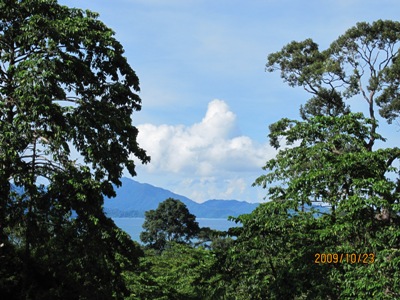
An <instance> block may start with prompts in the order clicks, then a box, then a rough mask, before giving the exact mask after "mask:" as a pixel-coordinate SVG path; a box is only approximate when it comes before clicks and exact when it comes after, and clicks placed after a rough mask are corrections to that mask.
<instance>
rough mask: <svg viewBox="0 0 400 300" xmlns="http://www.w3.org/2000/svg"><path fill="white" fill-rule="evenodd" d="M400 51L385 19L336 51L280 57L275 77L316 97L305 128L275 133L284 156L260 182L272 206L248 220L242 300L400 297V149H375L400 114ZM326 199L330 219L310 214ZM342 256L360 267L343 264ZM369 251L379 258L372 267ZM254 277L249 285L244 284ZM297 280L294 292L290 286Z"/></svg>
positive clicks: (297, 45) (235, 256)
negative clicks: (355, 105)
mask: <svg viewBox="0 0 400 300" xmlns="http://www.w3.org/2000/svg"><path fill="white" fill-rule="evenodd" d="M399 46H400V23H399V22H392V21H381V20H379V21H376V22H374V23H372V24H368V23H358V24H357V25H356V26H355V27H353V28H350V29H349V30H348V31H347V32H346V33H345V34H344V35H342V36H340V37H339V38H338V39H337V40H335V41H334V42H333V43H332V44H331V46H330V47H329V48H328V49H326V50H324V51H320V50H319V47H318V45H317V44H316V43H315V42H314V41H312V40H311V39H308V40H305V41H303V42H292V43H290V44H288V45H287V46H285V47H284V48H283V49H282V50H281V51H279V52H276V53H273V54H271V55H269V57H268V63H267V70H269V71H276V70H278V71H280V72H281V76H282V78H283V79H284V81H286V82H287V83H288V84H289V85H290V86H292V87H295V86H301V87H303V88H304V89H305V90H306V91H307V92H309V93H310V94H311V97H310V99H309V101H308V102H307V103H306V104H305V105H304V106H301V108H300V115H301V118H302V120H289V119H287V118H284V119H282V120H280V121H278V122H276V123H274V124H272V125H270V134H269V137H270V142H271V145H272V146H274V147H276V148H277V149H279V153H278V154H277V156H276V157H275V158H273V159H271V160H269V161H268V162H267V163H266V165H265V166H264V170H266V171H267V173H266V174H265V175H262V176H260V177H259V178H257V180H256V182H255V185H261V186H263V187H264V188H267V189H268V197H269V199H270V200H272V201H271V202H269V203H266V204H263V205H262V206H261V207H260V208H259V209H257V210H256V211H254V212H253V213H252V214H250V215H249V216H241V217H239V218H238V219H237V221H240V222H242V223H243V228H242V229H241V232H240V233H239V235H238V238H237V240H236V241H235V245H234V247H233V248H232V251H231V253H230V255H229V256H228V258H227V261H228V263H230V268H231V271H232V273H233V274H237V275H235V276H234V277H235V278H237V280H233V281H232V283H233V285H232V287H231V288H232V289H233V293H234V294H235V293H236V294H238V293H242V294H243V295H246V294H251V295H254V297H253V298H254V299H263V298H272V299H283V298H285V299H343V298H352V299H372V298H374V299H393V298H398V297H399V296H400V295H399V294H398V290H399V285H398V282H399V278H400V273H399V272H398V270H399V266H400V244H399V240H400V239H399V237H400V236H399V232H400V230H399V226H400V217H399V215H400V202H399V201H400V178H399V169H398V168H397V167H396V163H397V162H398V161H399V158H400V149H399V148H397V147H393V148H381V149H375V148H376V142H377V141H381V142H384V141H386V140H385V139H384V137H382V136H381V135H380V134H379V132H378V125H379V120H380V117H379V115H377V113H376V110H377V108H380V114H381V117H383V118H385V119H387V121H388V122H391V121H392V120H394V118H396V117H397V116H398V114H399V110H398V102H399V100H398V82H397V81H398V72H397V70H398V56H399ZM357 99H360V100H361V101H364V103H365V104H366V106H365V110H364V111H365V112H366V114H367V115H366V116H364V114H363V113H362V112H354V111H353V112H352V111H351V109H350V107H349V106H348V103H349V101H350V100H351V101H356V100H357ZM316 202H320V203H323V204H324V205H329V208H330V211H328V212H326V211H324V212H322V213H318V212H315V211H312V210H311V211H310V206H311V205H312V204H315V203H316ZM241 253H249V254H251V255H248V256H247V257H243V255H242V254H241ZM318 253H319V254H324V255H327V254H331V256H330V257H331V261H330V263H327V262H326V260H325V264H323V263H321V262H320V263H319V265H318V264H316V263H315V262H316V256H315V255H317V254H318ZM335 253H337V254H339V255H340V254H341V253H344V254H345V255H346V253H347V254H354V255H356V257H357V260H356V261H353V262H352V261H348V260H347V259H345V260H341V261H338V260H336V262H333V261H332V259H333V257H332V255H333V254H335ZM365 254H367V255H371V256H372V257H373V259H367V261H366V263H363V262H364V258H365ZM345 257H346V256H345ZM359 257H362V258H363V261H362V262H360V260H359V259H358V258H359ZM368 257H370V256H368ZM249 258H250V259H249ZM346 258H348V257H346ZM325 259H326V256H325ZM316 266H317V267H316ZM249 269H250V270H251V274H250V275H245V274H244V272H246V271H248V270H249ZM378 270H379V271H378ZM246 274H247V273H246ZM310 274H314V275H315V274H319V275H318V276H311V275H310ZM246 276H247V277H246ZM243 277H245V278H247V281H248V284H245V285H243V284H241V283H242V281H240V278H243ZM289 281H290V282H292V283H293V284H291V285H287V288H286V289H281V287H282V285H283V284H284V283H285V282H289ZM235 283H236V284H235ZM299 283H300V284H299ZM260 286H262V287H263V288H262V289H261V290H260V289H258V288H257V287H260ZM313 287H316V288H313ZM322 287H325V288H322ZM244 297H245V296H243V298H244Z"/></svg>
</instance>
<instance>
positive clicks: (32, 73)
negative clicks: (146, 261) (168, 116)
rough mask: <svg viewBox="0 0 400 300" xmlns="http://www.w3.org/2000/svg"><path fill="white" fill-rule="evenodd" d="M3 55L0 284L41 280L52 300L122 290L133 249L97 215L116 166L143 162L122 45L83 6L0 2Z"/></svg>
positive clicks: (16, 286)
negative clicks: (121, 276) (72, 293)
mask: <svg viewBox="0 0 400 300" xmlns="http://www.w3.org/2000/svg"><path fill="white" fill-rule="evenodd" d="M0 61H1V64H0V131H1V132H2V135H1V137H0V226H1V227H0V240H1V241H0V244H1V245H2V247H1V250H0V251H1V255H0V256H1V262H2V263H1V267H0V272H1V274H2V276H1V280H0V281H1V284H0V286H1V288H4V289H6V288H7V289H8V290H9V292H10V293H11V292H15V293H17V294H18V293H20V295H21V297H23V298H24V299H25V297H34V296H33V295H34V294H35V293H36V295H40V293H38V290H39V289H40V286H39V287H38V286H37V285H40V284H41V283H39V281H38V280H37V278H39V277H40V276H42V277H43V276H44V277H46V278H47V279H46V281H47V283H48V284H49V285H51V287H46V288H44V290H45V291H46V292H45V293H47V297H49V298H52V297H54V299H55V298H57V293H60V290H64V291H65V290H68V289H71V286H73V285H75V288H77V289H79V287H81V288H82V286H83V285H84V286H86V287H85V288H86V289H87V290H90V291H91V293H92V296H93V295H94V294H95V293H96V291H98V292H99V295H100V294H103V296H104V297H107V296H106V295H110V297H111V295H112V294H118V293H120V292H121V291H122V289H123V288H121V283H122V281H120V282H119V283H117V282H116V280H117V279H116V278H115V279H112V275H111V274H118V272H117V271H116V270H115V267H117V265H118V264H119V263H121V261H120V262H117V260H121V259H122V257H129V261H131V262H132V264H134V263H135V261H137V255H138V254H139V253H140V251H139V250H138V247H137V246H136V245H135V244H134V243H133V242H132V241H131V240H129V239H128V238H127V237H126V235H124V234H123V233H122V232H121V231H120V230H119V229H118V228H117V227H116V226H115V224H114V223H113V222H112V220H111V219H108V218H107V217H105V216H104V213H103V210H102V204H103V195H106V196H113V195H114V194H115V193H114V191H113V188H112V184H115V185H117V186H118V185H119V184H120V183H121V182H120V177H121V175H122V172H123V170H124V168H126V169H127V170H128V171H129V173H130V174H131V175H135V163H134V160H133V157H135V158H136V159H138V160H139V161H140V162H142V163H146V162H148V161H149V159H150V158H149V157H148V156H147V155H146V152H145V151H144V150H143V149H141V148H140V147H139V145H138V143H137V134H138V130H137V129H136V128H135V127H134V126H133V125H132V113H133V112H134V111H138V110H140V108H141V100H140V98H139V96H138V95H137V92H138V91H139V80H138V77H137V76H136V74H135V72H134V70H133V69H132V68H131V67H130V65H129V64H128V62H127V59H126V58H125V57H124V50H123V47H122V45H121V44H120V43H119V42H118V41H117V40H116V39H115V38H114V32H113V31H112V30H111V29H110V28H108V27H107V26H106V25H104V24H103V23H102V22H101V21H99V20H98V14H96V13H94V12H91V11H89V10H86V11H83V10H80V9H76V8H68V7H66V6H62V5H59V4H58V3H57V1H55V0H34V1H17V0H14V1H0ZM72 153H74V155H72ZM77 154H78V156H80V157H81V159H78V160H76V157H77ZM81 160H82V162H81ZM85 240H86V241H87V242H88V245H89V244H90V245H91V246H90V247H83V248H82V245H83V244H82V243H80V242H78V241H82V242H83V241H85ZM89 241H90V242H89ZM104 245H108V246H107V247H105V246H104ZM103 246H104V247H103ZM110 248H113V249H114V251H115V253H113V252H112V251H111V252H110V251H109V250H107V249H110ZM50 249H51V250H50ZM99 249H101V250H100V251H99ZM47 253H51V255H50V254H47ZM116 253H120V258H118V259H117V256H115V255H116ZM96 257H98V258H99V260H98V261H97V262H99V264H98V265H97V267H96V268H93V269H92V267H93V263H94V262H95V261H96ZM100 257H102V259H100ZM63 258H65V260H63ZM68 258H70V259H71V261H68ZM101 261H102V262H103V263H100V262H101ZM5 262H7V263H5ZM129 264H131V263H129ZM67 266H69V267H68V268H70V269H68V268H67ZM63 268H65V269H64V270H63ZM89 269H92V271H93V272H97V276H94V275H93V274H89V272H88V270H89ZM69 271H70V274H69V275H68V276H67V277H68V278H64V279H62V276H65V274H68V272H69ZM52 274H53V275H52ZM84 274H86V275H84ZM39 275H40V276H39ZM85 276H86V277H85ZM96 280H97V282H96ZM59 281H62V282H63V284H65V285H68V286H64V285H60V284H59V283H58V282H59ZM42 282H44V281H42ZM68 282H69V283H68ZM102 282H104V283H102ZM106 282H107V284H106ZM122 286H123V284H122ZM99 289H100V290H99ZM71 290H73V289H71ZM81 292H82V290H81ZM107 293H108V294H107ZM14 296H15V297H16V294H15V295H14ZM36 297H40V296H36ZM43 297H46V296H43ZM88 298H90V297H89V296H88ZM41 299H42V298H41ZM82 299H86V298H85V296H84V294H83V295H82Z"/></svg>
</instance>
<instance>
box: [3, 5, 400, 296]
mask: <svg viewBox="0 0 400 300" xmlns="http://www.w3.org/2000/svg"><path fill="white" fill-rule="evenodd" d="M0 16H1V18H0V46H1V47H0V60H1V64H0V97H1V99H0V131H1V133H2V135H1V137H0V295H1V297H2V298H4V299H238V300H239V299H246V300H247V299H400V292H399V291H400V203H399V198H400V178H399V169H398V167H396V165H395V164H396V163H398V162H399V158H400V149H399V148H397V147H393V148H377V147H376V143H377V141H380V142H381V143H382V144H383V143H384V142H385V141H386V140H385V138H384V137H383V136H381V135H380V134H379V131H378V128H379V127H378V115H377V113H376V111H377V110H378V109H379V113H380V116H381V117H382V118H383V119H386V120H387V121H388V122H389V123H391V122H392V121H393V120H395V119H396V118H397V117H398V116H399V114H400V100H399V85H400V81H399V70H400V59H398V58H399V50H398V49H399V45H400V23H399V22H392V21H377V22H374V23H372V24H368V23H358V24H357V25H356V26H355V27H353V28H351V29H349V30H348V31H347V32H346V33H345V34H344V35H342V36H341V37H339V38H338V39H337V40H336V41H334V42H333V43H332V44H331V46H330V47H329V48H328V49H326V50H323V51H320V50H319V48H318V45H317V44H316V43H315V42H314V41H312V40H310V39H309V40H305V41H303V42H292V43H290V44H288V45H287V46H285V47H284V48H283V49H282V50H281V51H279V52H276V53H273V54H271V55H269V57H268V62H267V69H268V70H269V71H276V70H278V71H280V72H281V76H282V78H283V80H284V81H285V82H287V83H288V84H289V85H290V86H292V87H296V86H299V87H303V88H304V89H305V90H306V91H308V92H309V93H310V95H311V97H310V100H309V101H308V102H307V103H305V104H304V105H302V106H301V107H300V117H301V119H299V120H290V119H287V118H284V119H281V120H279V121H278V122H276V123H274V124H272V125H270V133H269V138H270V143H271V145H272V146H274V147H275V148H276V149H278V150H279V152H278V154H277V155H276V157H275V158H273V159H271V160H269V161H267V162H266V164H265V166H264V170H265V171H266V173H265V174H264V175H262V176H260V177H259V178H257V179H256V181H255V183H254V184H255V185H260V186H262V187H264V188H266V190H267V198H268V199H269V200H270V201H269V202H267V203H264V204H261V205H260V206H259V207H258V208H256V209H255V210H254V211H253V212H252V213H250V214H245V215H241V216H239V217H237V218H232V219H233V220H235V221H236V222H240V223H241V224H242V225H243V226H242V227H237V228H231V229H230V230H229V231H228V232H217V231H213V230H211V229H209V228H199V226H198V223H197V222H196V221H195V216H194V215H192V214H191V213H190V212H189V211H188V209H187V207H186V206H185V205H184V204H183V203H182V202H180V201H178V200H175V199H167V200H166V201H164V202H162V203H161V204H160V206H159V207H158V208H157V209H156V210H151V211H148V212H147V213H146V222H145V224H144V226H143V227H144V231H143V233H142V235H141V239H142V241H143V242H144V243H145V244H146V245H144V246H139V245H138V244H137V243H135V242H133V241H131V240H130V238H129V237H128V235H127V234H125V233H124V232H123V231H121V230H120V229H119V228H117V227H116V226H115V224H114V222H113V221H112V220H111V219H110V218H107V217H106V216H105V214H104V211H103V207H102V205H103V197H104V196H113V195H114V190H113V188H112V184H115V185H117V186H118V185H119V184H120V183H121V182H120V178H121V175H122V171H123V169H124V168H126V169H127V170H128V171H129V172H130V173H131V175H135V164H134V162H133V160H132V159H130V155H131V154H133V155H134V156H135V157H136V158H137V159H139V161H141V162H142V163H146V162H148V161H149V159H150V158H149V157H148V156H147V155H146V152H145V151H144V150H143V149H141V148H140V147H139V145H138V144H137V141H136V137H137V133H138V132H137V129H136V128H135V127H134V126H132V119H131V116H132V113H133V112H134V111H136V110H139V109H140V107H141V102H140V98H139V97H138V96H137V94H136V92H138V91H139V85H138V78H137V76H136V75H135V72H134V71H133V70H132V68H131V67H130V66H129V64H128V62H127V60H126V59H125V57H124V56H123V48H122V46H121V45H120V43H119V42H118V41H116V40H115V39H114V36H113V32H112V31H111V30H110V29H109V28H107V27H106V26H105V25H104V24H103V23H101V22H100V21H99V20H97V14H95V13H93V12H90V11H82V10H79V9H70V8H67V7H65V6H60V5H58V4H57V2H56V1H53V0H40V1H39V0H35V1H0ZM357 98H359V99H361V100H362V101H364V103H365V111H366V112H367V114H366V115H364V114H363V113H362V112H356V111H351V109H350V107H349V105H348V103H349V100H352V101H353V100H356V99H357ZM71 149H73V150H74V151H77V152H78V153H79V154H80V155H81V157H82V158H83V161H84V163H83V164H79V163H78V162H77V161H74V160H73V159H72V157H71V152H72V151H71ZM110 153H112V155H110ZM316 203H318V204H323V205H326V206H327V207H329V210H328V209H325V210H323V211H318V210H317V208H316V206H315V204H316ZM193 238H195V239H196V242H193Z"/></svg>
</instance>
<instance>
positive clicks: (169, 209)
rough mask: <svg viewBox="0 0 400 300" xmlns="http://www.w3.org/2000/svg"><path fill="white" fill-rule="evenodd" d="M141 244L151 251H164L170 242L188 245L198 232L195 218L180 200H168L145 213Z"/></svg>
mask: <svg viewBox="0 0 400 300" xmlns="http://www.w3.org/2000/svg"><path fill="white" fill-rule="evenodd" d="M143 229H144V231H143V232H142V233H141V234H140V239H141V240H142V242H144V243H145V244H147V245H148V247H150V248H152V249H157V250H159V251H162V250H164V248H165V247H166V246H167V244H168V243H170V242H176V243H186V244H189V243H190V242H191V239H192V238H194V237H196V236H197V235H198V234H199V232H200V227H199V224H198V223H197V222H196V216H194V215H193V214H191V213H190V212H189V210H188V209H187V207H186V205H185V204H184V203H183V202H181V201H180V200H177V199H173V198H168V199H166V200H164V201H163V202H161V203H160V204H159V205H158V207H157V209H155V210H149V211H147V212H146V213H145V221H144V223H143Z"/></svg>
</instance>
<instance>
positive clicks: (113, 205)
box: [104, 178, 258, 219]
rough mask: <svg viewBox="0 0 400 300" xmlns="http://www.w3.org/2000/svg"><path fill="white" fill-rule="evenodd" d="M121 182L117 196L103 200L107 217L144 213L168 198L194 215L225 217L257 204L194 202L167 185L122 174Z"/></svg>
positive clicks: (200, 216) (242, 212) (222, 201)
mask: <svg viewBox="0 0 400 300" xmlns="http://www.w3.org/2000/svg"><path fill="white" fill-rule="evenodd" d="M121 181H122V186H121V187H120V188H118V189H116V193H117V197H116V198H112V199H108V198H106V199H105V201H104V210H105V211H106V213H107V215H108V216H110V217H143V216H144V212H145V211H147V210H150V209H156V208H157V206H158V204H159V203H160V202H162V201H164V200H165V199H167V198H174V199H178V200H180V201H182V202H183V203H185V205H186V206H187V207H188V209H189V211H190V212H191V213H192V214H194V215H195V216H196V217H197V218H224V219H226V218H227V217H228V216H238V215H241V214H246V213H250V212H252V211H253V210H254V209H255V208H256V207H257V206H258V204H254V203H248V202H244V201H238V200H208V201H206V202H204V203H197V202H195V201H193V200H190V199H189V198H187V197H185V196H182V195H178V194H175V193H173V192H171V191H168V190H166V189H162V188H159V187H155V186H152V185H150V184H147V183H139V182H137V181H135V180H132V179H129V178H122V180H121Z"/></svg>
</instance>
